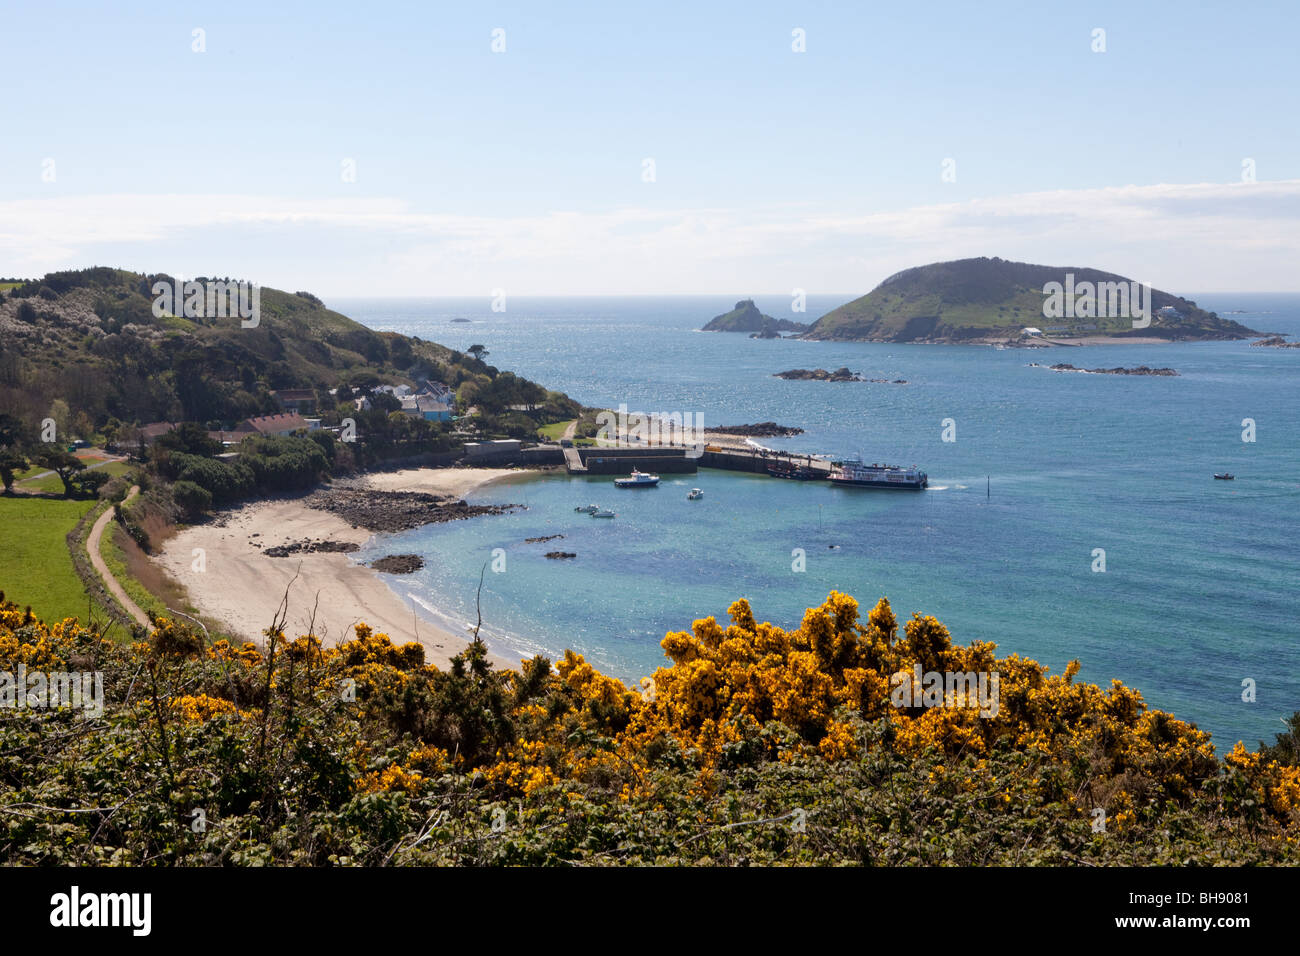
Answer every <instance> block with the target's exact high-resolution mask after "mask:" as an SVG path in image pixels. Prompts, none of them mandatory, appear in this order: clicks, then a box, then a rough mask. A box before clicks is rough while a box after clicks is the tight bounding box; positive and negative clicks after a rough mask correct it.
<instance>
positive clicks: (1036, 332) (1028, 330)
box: [1020, 325, 1043, 336]
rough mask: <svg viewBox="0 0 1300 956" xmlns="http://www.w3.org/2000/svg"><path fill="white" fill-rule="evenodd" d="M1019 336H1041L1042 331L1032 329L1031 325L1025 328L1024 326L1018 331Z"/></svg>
mask: <svg viewBox="0 0 1300 956" xmlns="http://www.w3.org/2000/svg"><path fill="white" fill-rule="evenodd" d="M1020 334H1021V335H1033V336H1039V335H1042V334H1043V330H1042V329H1036V328H1034V327H1033V326H1032V325H1027V326H1025V327H1024V328H1023V329H1021V330H1020Z"/></svg>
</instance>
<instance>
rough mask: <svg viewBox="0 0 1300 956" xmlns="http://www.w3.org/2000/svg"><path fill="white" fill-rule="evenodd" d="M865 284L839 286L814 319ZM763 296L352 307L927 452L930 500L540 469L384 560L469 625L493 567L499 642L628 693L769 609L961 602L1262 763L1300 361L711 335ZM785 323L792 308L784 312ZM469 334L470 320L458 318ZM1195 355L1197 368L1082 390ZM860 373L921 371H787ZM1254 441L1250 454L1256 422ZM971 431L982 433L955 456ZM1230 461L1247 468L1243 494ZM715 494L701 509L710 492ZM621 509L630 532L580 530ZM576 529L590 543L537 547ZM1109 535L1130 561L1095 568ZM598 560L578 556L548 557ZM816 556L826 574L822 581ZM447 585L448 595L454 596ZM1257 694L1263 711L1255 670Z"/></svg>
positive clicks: (488, 604)
mask: <svg viewBox="0 0 1300 956" xmlns="http://www.w3.org/2000/svg"><path fill="white" fill-rule="evenodd" d="M852 297H853V296H851V295H843V296H820V297H816V296H815V297H810V299H809V304H808V312H807V315H804V316H795V317H796V318H803V319H807V320H812V319H814V318H816V317H817V316H820V315H822V314H823V313H824V312H826V311H828V310H829V309H831V308H833V307H834V306H836V305H839V304H841V303H843V302H845V301H848V300H849V299H850V298H852ZM735 298H738V297H732V298H726V297H719V296H700V297H689V296H683V297H663V298H617V299H600V298H571V299H558V298H557V299H532V300H530V299H522V298H521V299H511V300H509V302H508V308H507V311H505V312H493V311H491V308H490V300H488V299H487V298H486V297H485V298H481V299H472V300H471V299H420V300H412V299H403V300H397V299H388V300H376V299H369V300H340V301H335V302H331V303H330V305H331V307H333V308H336V309H339V310H340V311H342V312H344V313H345V314H347V315H351V316H353V317H354V318H356V319H358V320H359V321H361V322H364V323H365V324H367V325H369V326H371V327H372V328H376V329H384V330H394V331H400V332H404V333H407V334H411V335H418V336H420V337H421V338H425V339H431V340H434V341H437V342H441V343H443V344H446V345H449V346H451V347H453V348H459V349H464V348H467V347H468V346H469V345H471V344H473V343H481V344H483V345H485V346H487V348H488V349H489V350H490V355H489V358H488V361H489V362H490V363H491V364H494V365H496V366H498V367H500V368H508V369H512V370H514V371H517V372H519V373H520V374H522V375H525V376H527V377H529V378H532V379H535V380H537V381H539V382H541V383H542V384H544V385H546V386H548V387H551V388H555V389H560V390H563V391H565V392H567V393H569V394H570V395H572V396H573V397H575V398H576V399H578V400H580V401H582V402H584V403H586V404H589V405H596V406H602V407H617V406H619V405H620V404H626V405H627V406H628V408H629V409H630V410H632V411H643V412H673V411H680V412H687V413H699V414H701V415H702V416H703V420H704V423H705V425H706V427H708V426H713V425H732V424H742V423H751V422H758V421H768V420H774V421H777V422H779V423H781V424H783V425H795V426H799V427H801V428H804V429H805V434H803V435H800V436H798V437H796V438H792V439H788V440H777V439H765V440H764V444H767V445H769V446H772V447H784V448H790V449H796V450H800V451H810V452H819V453H828V454H832V455H836V456H843V457H857V456H859V455H861V456H862V457H863V458H865V459H867V460H869V461H876V460H888V461H890V462H895V463H899V464H912V463H915V464H918V465H920V466H921V467H922V468H923V469H924V470H926V471H928V472H929V475H930V489H929V490H928V491H926V492H921V493H904V492H884V491H872V490H869V489H842V488H832V487H829V486H828V485H826V484H824V483H816V482H807V483H803V482H785V481H778V480H775V479H768V478H765V477H758V476H751V475H744V474H739V473H734V472H725V471H714V470H708V469H702V470H701V471H700V473H699V474H698V475H683V476H680V477H672V476H666V477H665V480H664V481H663V483H662V484H661V486H660V487H659V488H657V489H654V490H647V491H616V490H615V489H614V487H613V486H612V484H611V482H610V479H609V478H569V477H567V476H564V475H560V476H554V477H544V478H537V477H529V478H523V479H520V480H511V481H509V482H506V483H502V484H496V485H491V486H488V487H486V488H484V489H481V490H480V491H479V492H477V493H476V494H474V495H472V496H471V500H474V501H481V502H521V503H524V504H526V505H527V506H528V507H527V510H525V511H520V512H517V513H515V514H511V515H507V516H501V517H492V518H482V519H477V520H474V521H465V522H455V523H451V524H444V525H433V526H429V527H425V528H421V529H417V530H414V531H410V532H407V533H404V534H400V535H394V536H390V537H387V538H385V539H384V540H382V541H379V542H376V543H375V544H374V545H372V546H371V547H370V548H368V549H366V550H365V551H363V552H362V553H360V554H358V555H356V557H357V558H358V559H359V560H369V559H371V558H373V557H375V556H377V555H379V554H381V553H383V554H388V553H394V552H407V551H415V552H418V553H420V554H422V555H424V557H425V560H426V562H427V563H426V567H425V568H424V569H423V571H421V572H419V573H417V574H415V575H409V576H401V577H390V578H389V580H390V583H391V585H392V586H393V588H394V589H395V590H397V591H398V593H400V594H401V595H403V597H404V598H405V599H406V600H408V601H409V602H411V603H412V604H413V605H418V606H421V607H423V608H424V610H425V611H426V612H427V613H429V614H430V615H431V616H432V617H434V618H437V619H440V620H443V621H444V622H446V623H449V624H451V625H452V626H453V627H454V628H455V629H456V630H457V631H461V630H463V629H464V625H465V622H466V621H472V620H473V619H474V596H475V589H476V587H477V583H478V580H479V573H480V570H481V568H482V567H483V565H484V563H485V562H490V561H491V559H492V552H493V549H496V548H500V549H503V550H504V552H505V562H506V570H505V571H504V573H493V572H492V571H491V570H489V571H488V573H487V575H486V581H485V584H484V591H483V618H484V622H485V623H484V635H485V636H486V637H487V639H488V641H489V643H490V644H491V645H492V647H493V649H494V650H496V651H498V652H499V653H501V654H503V655H505V656H510V657H512V658H514V657H518V656H520V655H528V654H531V653H533V652H537V651H541V652H544V653H546V654H548V655H549V656H552V657H553V658H554V657H556V656H558V655H560V654H562V653H563V651H564V649H565V648H573V649H574V650H576V651H579V652H581V653H583V654H584V655H586V656H587V658H588V659H589V660H591V661H592V662H593V663H594V664H596V665H597V666H598V667H600V668H602V669H605V670H606V671H607V672H609V673H611V674H613V675H615V676H618V677H621V678H623V679H625V680H634V679H637V678H639V677H641V676H642V675H645V674H648V673H650V672H652V671H653V670H654V668H655V667H657V666H659V665H661V664H662V663H664V658H663V654H662V651H661V650H660V647H659V641H660V640H661V639H662V638H663V636H664V634H665V632H667V631H669V630H684V629H689V627H690V625H691V622H692V621H693V620H694V619H696V618H700V617H705V616H709V615H714V616H716V617H718V618H719V619H724V618H725V614H726V609H727V607H728V605H729V604H730V603H731V602H732V601H733V600H735V599H736V598H739V597H746V598H748V599H749V600H750V602H751V604H752V605H753V607H754V612H755V614H756V616H758V617H759V618H760V619H765V620H769V621H772V622H774V623H776V624H779V625H782V626H795V625H797V624H798V622H799V620H800V618H801V617H802V615H803V612H804V609H805V608H807V607H808V606H810V605H815V604H818V603H820V602H821V601H822V600H823V599H824V598H825V597H826V595H827V593H828V592H829V591H831V590H833V589H834V590H840V591H845V592H848V593H850V594H852V595H854V596H856V597H857V598H858V600H859V601H860V603H862V604H863V605H864V613H865V610H866V608H869V607H870V605H871V604H873V603H874V602H875V601H876V600H877V599H878V598H879V597H880V596H882V595H886V596H888V597H889V599H890V601H891V602H892V604H893V606H894V609H895V612H896V613H897V614H898V616H899V617H900V619H902V618H905V617H907V616H909V615H910V614H912V613H913V612H917V611H919V612H922V613H926V614H932V615H934V616H935V617H937V618H938V619H939V620H941V621H943V622H944V623H945V624H946V625H947V626H948V628H949V629H950V630H951V631H952V634H953V637H954V640H956V641H958V642H962V643H965V642H969V641H972V640H977V639H978V640H988V641H994V642H996V643H997V644H998V645H999V648H1000V650H1001V652H1002V653H1009V652H1017V653H1019V654H1021V655H1024V656H1028V657H1032V658H1035V659H1037V660H1039V661H1041V662H1042V663H1044V664H1046V665H1048V666H1050V667H1051V668H1052V670H1053V671H1059V670H1061V669H1062V668H1064V666H1065V664H1066V663H1067V662H1068V661H1069V660H1071V659H1073V658H1078V659H1079V660H1081V661H1082V663H1083V670H1082V672H1081V676H1082V677H1083V678H1085V679H1088V680H1091V681H1095V682H1098V683H1100V684H1102V685H1103V686H1105V685H1107V684H1108V683H1109V681H1110V680H1111V679H1112V678H1117V679H1119V680H1122V681H1124V682H1125V683H1128V684H1131V685H1133V686H1134V687H1136V688H1138V689H1140V690H1141V691H1142V692H1143V694H1144V695H1145V697H1146V699H1147V701H1148V703H1149V704H1151V705H1153V706H1156V707H1161V708H1164V709H1168V710H1171V711H1173V712H1174V713H1175V714H1176V715H1178V716H1179V717H1182V718H1184V719H1188V720H1193V721H1195V722H1196V723H1197V724H1198V725H1199V726H1200V727H1201V728H1203V729H1205V730H1208V731H1210V732H1211V733H1213V734H1214V737H1215V740H1216V743H1217V745H1218V746H1219V748H1220V749H1224V748H1226V747H1230V746H1231V745H1232V743H1233V742H1235V741H1236V740H1238V739H1243V740H1245V742H1246V743H1247V745H1248V746H1250V747H1254V746H1255V744H1256V743H1257V742H1258V741H1259V740H1261V739H1265V740H1269V741H1271V740H1272V738H1273V735H1274V734H1275V733H1276V732H1278V731H1279V730H1281V729H1282V725H1281V723H1280V718H1282V717H1283V716H1285V715H1288V714H1290V713H1291V712H1293V711H1295V710H1297V709H1300V621H1297V613H1296V612H1297V604H1298V602H1297V599H1296V597H1297V585H1298V583H1300V544H1298V543H1297V530H1298V529H1300V522H1298V521H1297V519H1296V512H1297V506H1300V350H1281V349H1266V348H1252V347H1251V346H1250V345H1249V343H1248V342H1222V343H1220V342H1212V343H1196V344H1186V345H1147V346H1143V345H1105V346H1093V347H1081V348H1068V349H1067V348H1061V349H1056V350H1052V351H1051V352H1046V353H1045V352H1042V351H1036V350H1007V351H998V350H995V349H992V348H988V347H978V346H970V347H967V346H924V345H880V344H866V343H853V344H849V343H821V342H797V341H760V340H753V339H749V338H748V337H746V336H744V335H739V334H719V333H700V332H697V331H694V330H696V329H698V328H699V327H700V326H701V325H702V324H704V322H705V321H707V320H708V319H709V318H710V317H712V316H714V315H716V314H719V313H721V312H725V311H727V310H729V309H730V308H731V307H732V305H733V303H734V301H735ZM1193 298H1195V299H1196V300H1197V302H1198V304H1200V305H1201V306H1202V307H1204V308H1210V309H1215V310H1218V311H1219V312H1220V314H1227V313H1229V312H1236V311H1237V310H1241V311H1242V312H1243V313H1244V314H1234V315H1232V317H1233V318H1236V319H1237V320H1239V321H1241V322H1243V323H1244V324H1246V325H1248V326H1250V327H1252V328H1256V329H1259V330H1261V331H1266V332H1283V333H1290V334H1291V335H1292V336H1293V337H1300V296H1296V295H1267V294H1249V295H1247V294H1231V295H1202V296H1193ZM756 301H757V303H758V305H759V307H760V308H761V309H762V310H763V311H764V312H767V313H769V314H772V315H777V316H784V315H790V311H789V309H790V302H789V299H787V298H783V297H779V296H771V297H763V296H758V297H756ZM458 317H459V318H469V319H471V320H472V321H471V322H470V323H469V324H465V323H453V322H452V321H451V320H452V319H453V318H458ZM1031 362H1044V363H1046V364H1051V363H1052V362H1070V363H1072V364H1074V365H1076V366H1080V367H1088V368H1095V367H1106V368H1110V367H1114V366H1135V365H1143V364H1145V365H1149V366H1170V367H1173V368H1176V369H1177V370H1178V371H1179V372H1180V373H1181V375H1180V377H1177V378H1150V377H1126V376H1103V375H1076V374H1062V373H1057V372H1052V371H1049V370H1047V369H1045V368H1033V367H1029V363H1031ZM839 366H848V367H849V368H850V369H852V370H854V371H856V372H860V373H861V374H862V375H863V376H864V377H867V378H884V379H891V380H892V379H906V380H907V382H908V383H909V384H907V385H877V384H871V383H823V382H787V381H783V380H781V379H777V378H773V377H772V375H773V373H774V372H778V371H781V370H783V369H788V368H814V367H821V368H831V369H833V368H837V367H839ZM1247 418H1249V419H1253V420H1254V422H1255V429H1256V434H1255V437H1256V440H1255V441H1254V442H1243V441H1242V432H1243V425H1242V422H1243V419H1247ZM945 419H952V420H953V422H954V423H955V428H956V441H954V442H945V441H943V440H942V437H943V423H944V420H945ZM1224 470H1228V471H1231V472H1233V473H1235V474H1236V475H1237V479H1236V480H1235V481H1233V482H1224V481H1214V480H1213V479H1212V478H1211V475H1212V473H1214V472H1218V471H1224ZM697 485H698V486H699V487H701V488H703V489H704V491H705V497H704V499H703V500H701V501H687V500H686V492H687V491H688V490H689V489H690V488H691V487H693V486H697ZM589 502H595V503H598V504H601V505H604V506H607V507H612V508H614V509H615V510H616V511H617V512H618V517H617V519H615V520H613V521H600V520H594V519H591V518H588V517H587V516H586V515H582V514H576V513H575V512H574V510H573V509H574V507H575V506H576V505H580V504H587V503H589ZM549 534H563V535H564V536H565V537H564V539H563V540H557V541H553V542H547V543H544V544H525V543H524V539H525V538H529V537H537V536H541V535H549ZM1098 548H1100V549H1104V551H1105V566H1106V570H1105V571H1104V573H1098V572H1095V571H1093V570H1092V568H1093V565H1094V549H1098ZM554 549H561V550H565V551H573V552H577V554H578V557H577V558H576V559H575V560H571V561H555V560H548V559H546V558H545V557H544V556H543V555H544V554H545V552H546V551H549V550H554ZM795 549H802V550H803V552H804V553H805V555H806V570H805V571H803V572H796V571H794V570H792V563H793V561H794V557H792V552H793V551H794V550H795ZM435 595H437V597H436V599H435V597H434V596H435ZM1248 679H1249V680H1251V681H1254V682H1255V687H1256V691H1255V693H1256V698H1257V699H1256V701H1255V702H1254V703H1247V702H1244V701H1243V700H1242V693H1243V681H1246V680H1248Z"/></svg>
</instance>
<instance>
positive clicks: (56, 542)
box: [0, 479, 97, 621]
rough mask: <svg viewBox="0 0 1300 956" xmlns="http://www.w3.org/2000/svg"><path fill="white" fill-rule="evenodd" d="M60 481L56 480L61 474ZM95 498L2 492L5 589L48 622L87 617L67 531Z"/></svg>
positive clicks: (0, 574) (0, 582)
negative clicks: (15, 495)
mask: <svg viewBox="0 0 1300 956" xmlns="http://www.w3.org/2000/svg"><path fill="white" fill-rule="evenodd" d="M56 480H57V479H56ZM96 504H97V502H94V501H52V500H50V499H47V498H21V497H18V498H9V497H0V526H3V527H4V529H5V535H4V537H5V539H6V543H5V546H4V547H2V548H0V590H3V591H4V592H5V597H7V598H8V599H9V600H11V601H14V602H15V603H17V604H30V605H31V606H32V610H33V611H35V612H36V614H37V615H39V616H40V617H42V618H44V619H45V620H47V621H57V620H61V619H62V618H65V617H79V618H83V619H84V618H85V616H86V592H85V590H84V589H83V588H82V586H81V579H80V578H78V577H77V572H76V571H75V570H74V569H73V567H72V558H71V557H70V556H69V554H68V544H67V542H66V541H65V540H64V537H65V535H67V533H68V532H69V531H71V530H72V528H73V525H75V524H76V523H77V519H79V518H80V517H81V516H82V515H83V514H85V513H86V512H87V511H89V510H90V509H91V508H93V507H95V505H96Z"/></svg>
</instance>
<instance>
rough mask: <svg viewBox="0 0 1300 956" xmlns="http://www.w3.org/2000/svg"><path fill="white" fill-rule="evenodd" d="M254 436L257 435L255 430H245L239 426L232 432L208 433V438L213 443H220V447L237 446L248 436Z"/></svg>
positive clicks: (242, 426) (245, 428)
mask: <svg viewBox="0 0 1300 956" xmlns="http://www.w3.org/2000/svg"><path fill="white" fill-rule="evenodd" d="M256 434H257V431H256V429H252V428H247V427H245V426H244V425H240V426H239V427H238V428H236V429H235V430H234V431H229V432H227V431H220V432H208V437H209V438H211V439H212V440H213V441H215V442H220V443H221V444H222V445H238V444H239V443H240V442H241V441H243V440H244V439H245V438H247V437H248V436H249V435H256Z"/></svg>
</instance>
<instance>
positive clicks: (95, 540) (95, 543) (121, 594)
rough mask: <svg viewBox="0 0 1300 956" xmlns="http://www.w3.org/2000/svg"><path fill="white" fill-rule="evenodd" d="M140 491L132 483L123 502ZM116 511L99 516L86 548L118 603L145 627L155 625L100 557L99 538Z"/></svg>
mask: <svg viewBox="0 0 1300 956" xmlns="http://www.w3.org/2000/svg"><path fill="white" fill-rule="evenodd" d="M139 493H140V486H139V485H132V486H131V490H130V491H128V492H127V493H126V497H125V498H123V499H122V504H126V503H127V502H128V501H130V500H131V499H132V498H134V497H135V496H136V495H138V494H139ZM116 513H117V508H115V507H114V508H109V509H108V510H107V511H105V512H104V513H103V514H102V515H100V516H99V520H98V521H96V522H95V526H94V527H93V528H91V529H90V537H88V538H87V539H86V550H87V551H88V552H89V553H90V563H91V564H92V565H94V567H95V570H96V571H97V572H98V573H99V576H100V577H101V578H103V579H104V585H105V587H107V588H108V590H109V593H111V594H112V595H113V597H114V598H116V599H117V603H118V604H120V605H122V607H124V608H126V613H127V614H130V615H131V617H133V618H135V620H136V622H137V623H139V624H143V625H144V626H145V627H152V626H153V625H151V624H150V623H149V618H148V616H147V615H146V614H145V613H144V611H142V610H140V605H138V604H136V603H135V602H134V601H132V600H131V598H130V597H128V596H127V593H126V591H124V590H122V585H121V584H119V583H118V581H117V578H115V577H113V574H112V572H111V571H109V570H108V565H107V564H105V563H104V559H103V558H102V557H100V554H99V539H100V538H102V537H103V536H104V528H105V527H107V526H108V523H109V522H110V521H112V520H113V515H115V514H116Z"/></svg>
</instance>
